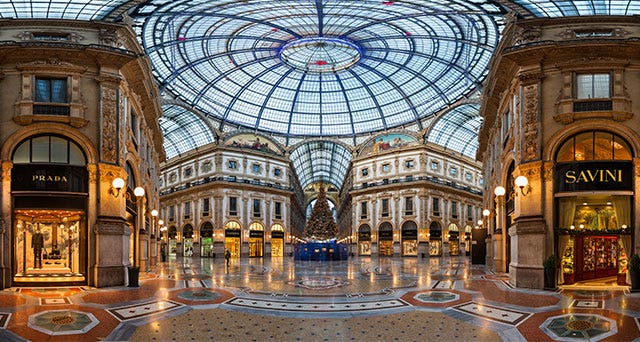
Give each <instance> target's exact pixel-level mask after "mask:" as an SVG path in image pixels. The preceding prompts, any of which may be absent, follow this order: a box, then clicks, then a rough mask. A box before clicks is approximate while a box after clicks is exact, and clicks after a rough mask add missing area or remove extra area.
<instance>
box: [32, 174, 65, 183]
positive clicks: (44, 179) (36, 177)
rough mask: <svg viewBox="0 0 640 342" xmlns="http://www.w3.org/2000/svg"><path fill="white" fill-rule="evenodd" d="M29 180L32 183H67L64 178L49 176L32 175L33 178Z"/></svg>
mask: <svg viewBox="0 0 640 342" xmlns="http://www.w3.org/2000/svg"><path fill="white" fill-rule="evenodd" d="M31 180H32V181H34V182H57V183H60V182H64V183H66V182H68V181H69V180H67V177H66V176H51V175H33V177H31Z"/></svg>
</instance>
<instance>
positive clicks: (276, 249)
mask: <svg viewBox="0 0 640 342" xmlns="http://www.w3.org/2000/svg"><path fill="white" fill-rule="evenodd" d="M271 256H272V257H281V256H284V227H283V226H282V225H279V224H277V223H276V224H274V225H273V226H271Z"/></svg>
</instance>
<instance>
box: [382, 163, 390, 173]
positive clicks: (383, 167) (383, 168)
mask: <svg viewBox="0 0 640 342" xmlns="http://www.w3.org/2000/svg"><path fill="white" fill-rule="evenodd" d="M390 170H391V165H389V164H383V165H382V172H389V171H390Z"/></svg>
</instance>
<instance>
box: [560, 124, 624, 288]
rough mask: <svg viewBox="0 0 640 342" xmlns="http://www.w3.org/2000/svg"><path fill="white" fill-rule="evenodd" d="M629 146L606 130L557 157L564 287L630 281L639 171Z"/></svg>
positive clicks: (581, 137) (577, 140)
mask: <svg viewBox="0 0 640 342" xmlns="http://www.w3.org/2000/svg"><path fill="white" fill-rule="evenodd" d="M632 157H633V156H632V153H631V149H630V148H629V145H628V144H627V143H626V142H625V141H624V140H623V139H622V138H620V137H619V136H617V135H615V134H612V133H609V132H604V131H589V132H583V133H579V134H576V135H574V136H572V137H571V138H569V139H568V140H566V141H565V142H564V143H563V144H562V145H561V147H560V148H559V150H558V152H557V154H556V166H555V170H554V171H555V172H554V197H555V212H556V215H555V222H556V224H555V241H556V246H557V253H558V255H560V264H561V272H559V273H560V279H559V283H563V284H572V283H574V282H576V281H582V280H590V279H596V278H605V277H616V276H617V278H618V279H617V281H618V283H619V284H621V285H624V284H625V280H626V271H627V270H626V265H627V253H628V252H627V251H630V250H631V246H632V242H633V236H632V230H631V227H633V217H634V214H633V203H634V195H635V194H634V191H633V189H634V187H633V186H634V184H633V179H634V172H633V163H632Z"/></svg>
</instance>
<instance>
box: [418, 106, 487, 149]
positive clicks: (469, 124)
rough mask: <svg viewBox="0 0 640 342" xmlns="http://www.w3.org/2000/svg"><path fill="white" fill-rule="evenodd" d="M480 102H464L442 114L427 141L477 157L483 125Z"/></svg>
mask: <svg viewBox="0 0 640 342" xmlns="http://www.w3.org/2000/svg"><path fill="white" fill-rule="evenodd" d="M479 112H480V105H479V104H475V103H474V104H463V105H460V106H457V107H454V108H453V109H451V110H449V111H447V112H446V113H444V114H442V115H441V116H440V117H439V118H438V121H436V122H435V123H434V125H433V127H432V128H431V131H430V132H429V135H428V137H427V141H429V142H432V143H434V144H438V145H440V146H443V147H444V148H446V149H449V150H452V151H455V152H458V153H461V154H463V155H465V156H467V157H470V158H473V159H475V158H476V151H477V150H478V133H479V132H480V126H482V117H481V116H480V114H479Z"/></svg>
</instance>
